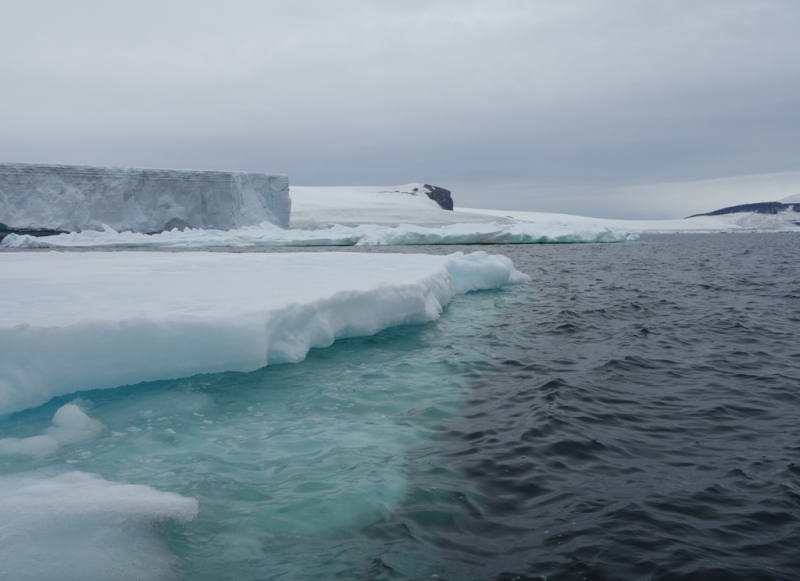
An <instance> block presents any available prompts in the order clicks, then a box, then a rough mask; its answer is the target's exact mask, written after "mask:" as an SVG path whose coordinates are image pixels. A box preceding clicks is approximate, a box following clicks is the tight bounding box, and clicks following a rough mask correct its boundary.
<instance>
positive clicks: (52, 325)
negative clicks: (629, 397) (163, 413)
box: [0, 252, 529, 454]
mask: <svg viewBox="0 0 800 581" xmlns="http://www.w3.org/2000/svg"><path fill="white" fill-rule="evenodd" d="M526 280H529V279H528V277H527V276H526V275H524V274H522V273H520V272H518V271H517V270H516V269H515V268H514V266H513V264H512V263H511V261H510V260H509V259H507V258H505V257H503V256H491V255H488V254H486V253H484V252H476V253H472V254H468V255H464V254H461V253H456V254H452V255H449V256H431V255H421V254H420V255H415V254H380V255H378V254H364V253H292V254H230V253H151V252H112V253H106V252H103V253H59V252H48V253H3V254H0V288H2V289H3V300H2V301H0V414H6V413H10V412H14V411H18V410H22V409H25V408H28V407H31V406H37V405H40V404H42V403H45V402H47V401H48V400H49V399H50V398H52V397H53V396H57V395H64V394H68V393H73V392H76V391H80V390H89V389H97V388H109V387H116V386H121V385H126V384H136V383H139V382H143V381H151V380H157V379H173V378H179V377H188V376H191V375H195V374H198V373H214V372H221V371H252V370H255V369H259V368H261V367H263V366H265V365H267V364H271V363H281V362H293V361H299V360H301V359H303V358H304V357H305V356H306V353H307V352H308V350H309V349H311V348H313V347H325V346H328V345H330V344H331V343H332V342H333V341H334V340H335V339H338V338H341V337H353V336H362V335H371V334H374V333H377V332H378V331H381V330H382V329H385V328H387V327H390V326H394V325H401V324H407V323H423V322H426V321H431V320H433V319H436V318H437V317H439V315H440V314H441V312H442V309H443V307H444V306H445V305H446V304H447V303H448V302H449V301H450V299H451V298H452V297H453V296H454V295H455V294H457V293H465V292H469V291H472V290H480V289H488V288H494V287H499V286H502V285H506V284H514V283H519V282H523V281H526ZM58 434H59V433H55V435H54V434H49V436H52V437H53V438H55V440H54V442H52V443H48V445H50V444H52V445H51V446H50V447H53V446H55V445H57V444H58V438H57V437H56V436H58ZM46 435H48V434H46ZM59 437H60V436H59ZM36 443H37V442H23V441H19V442H14V441H5V442H4V447H6V448H10V449H17V448H20V450H22V449H23V448H25V449H27V448H30V447H31V446H32V445H33V444H36ZM39 443H41V442H39ZM26 447H27V448H26ZM34 448H36V447H35V446H34ZM31 449H32V452H31V453H34V454H35V453H38V450H39V448H36V449H33V448H31ZM23 451H24V450H23Z"/></svg>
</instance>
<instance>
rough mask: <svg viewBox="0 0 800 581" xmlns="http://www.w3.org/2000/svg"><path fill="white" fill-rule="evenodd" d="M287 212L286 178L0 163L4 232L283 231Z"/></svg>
mask: <svg viewBox="0 0 800 581" xmlns="http://www.w3.org/2000/svg"><path fill="white" fill-rule="evenodd" d="M290 210H291V201H290V199H289V180H288V178H287V177H286V176H279V175H268V174H260V173H244V172H222V171H188V170H187V171H184V170H162V169H139V168H132V169H123V168H110V167H84V166H68V165H37V164H22V163H3V164H0V226H2V225H4V226H5V227H6V228H7V229H9V230H56V231H67V232H76V231H80V230H102V229H103V228H104V227H110V228H113V229H114V230H116V231H132V232H161V231H164V230H170V229H172V228H186V227H190V228H215V229H220V230H230V229H232V228H240V227H242V226H252V225H256V224H261V223H262V222H268V223H271V224H275V225H277V226H280V227H283V228H288V226H289V213H290Z"/></svg>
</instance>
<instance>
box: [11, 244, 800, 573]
mask: <svg viewBox="0 0 800 581" xmlns="http://www.w3.org/2000/svg"><path fill="white" fill-rule="evenodd" d="M798 248H800V235H798V234H714V235H689V234H683V235H660V236H645V237H643V238H642V239H641V240H639V241H637V242H632V243H624V244H610V245H538V246H536V245H534V246H528V245H526V246H491V247H485V248H484V249H486V250H487V251H489V252H492V253H500V254H505V255H506V256H508V257H509V258H511V259H512V260H513V261H514V264H515V265H516V267H517V268H518V269H519V270H521V271H523V272H525V273H527V274H529V275H531V276H532V277H533V281H532V282H531V283H529V284H528V285H524V286H518V287H510V288H505V289H501V290H496V291H487V292H479V293H471V294H469V295H465V296H459V297H456V298H455V299H454V300H453V302H452V303H451V304H450V306H449V307H448V308H447V310H446V311H445V313H444V315H443V316H442V318H441V319H440V320H438V321H436V322H433V323H429V324H426V325H420V326H410V327H402V328H395V329H389V330H387V331H385V332H382V333H380V334H378V335H376V336H373V337H366V338H357V339H349V340H345V341H340V342H337V343H336V344H334V345H333V346H332V347H329V348H327V349H321V350H314V351H312V352H311V353H310V354H309V357H308V358H307V359H306V360H305V361H303V362H301V363H298V364H288V365H276V366H271V367H267V368H264V369H262V370H259V371H256V372H253V373H223V374H216V375H204V376H196V377H192V378H187V379H183V380H176V381H164V382H153V383H149V384H144V385H138V386H129V387H122V388H119V389H114V390H100V391H91V392H82V393H79V394H74V395H71V396H67V397H62V398H58V399H56V400H53V401H51V402H49V403H48V404H46V405H44V406H41V407H39V408H36V409H30V410H26V411H24V412H20V413H17V414H14V415H11V416H9V417H6V418H3V419H1V420H0V438H10V437H15V438H23V437H28V436H32V435H37V434H42V433H43V432H44V431H45V430H46V429H47V427H48V426H49V425H50V422H51V419H52V418H53V415H54V413H55V412H56V410H58V409H59V408H60V407H61V406H63V405H64V404H67V403H70V402H73V401H77V403H78V404H79V405H80V406H81V408H82V409H83V410H84V411H85V412H86V413H87V414H88V415H89V416H90V417H92V418H94V419H96V420H99V421H100V422H102V423H103V424H104V426H105V428H104V430H103V431H102V433H100V434H99V435H97V436H95V437H93V438H91V439H89V440H87V441H83V442H78V443H74V444H66V445H63V446H61V447H60V448H58V449H57V450H56V451H55V452H53V453H51V454H49V455H44V456H40V457H28V456H14V455H5V456H0V476H9V475H14V474H21V473H24V474H28V473H31V472H36V473H44V474H57V473H60V472H64V471H67V470H80V471H83V472H88V473H94V474H98V475H100V476H102V477H103V478H105V479H107V480H110V481H118V482H126V483H131V484H144V485H147V486H150V487H152V488H155V489H157V490H162V491H169V492H176V493H179V494H181V495H184V496H189V497H194V498H196V499H197V500H198V503H199V513H198V515H197V517H196V518H195V519H194V520H193V521H191V522H189V523H186V524H175V523H171V524H163V525H160V526H159V527H158V528H157V530H156V535H157V537H158V539H159V541H160V542H162V543H163V544H164V545H165V546H166V547H167V548H168V550H169V552H171V553H172V554H174V555H175V556H177V561H176V563H177V568H175V567H172V568H170V569H168V571H167V573H164V574H163V575H162V576H166V577H167V578H181V577H182V578H184V579H187V580H206V579H208V580H211V579H215V580H217V579H219V580H223V579H236V580H254V581H255V580H267V579H275V580H279V579H280V580H295V579H297V580H300V579H312V578H313V579H353V580H371V579H386V580H389V579H440V580H445V579H446V580H452V581H456V580H468V579H474V580H514V579H520V580H526V579H547V580H561V579H564V580H572V579H575V580H584V579H585V580H611V579H664V580H671V579H698V580H699V579H742V580H744V579H753V580H755V579H762V580H769V579H786V580H789V579H797V578H798V577H800V276H799V275H800V270H798V267H797V256H798ZM474 249H475V247H467V248H464V249H463V250H474ZM306 250H307V249H306ZM455 250H461V248H453V247H447V248H442V247H424V248H403V249H375V248H372V249H353V251H369V252H385V251H402V252H420V251H424V252H436V253H447V252H453V251H455ZM2 542H3V541H2V539H0V546H1V545H2ZM31 542H35V539H31ZM131 550H133V549H131ZM9 578H10V577H9Z"/></svg>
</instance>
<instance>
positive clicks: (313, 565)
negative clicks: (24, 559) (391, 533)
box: [0, 289, 515, 579]
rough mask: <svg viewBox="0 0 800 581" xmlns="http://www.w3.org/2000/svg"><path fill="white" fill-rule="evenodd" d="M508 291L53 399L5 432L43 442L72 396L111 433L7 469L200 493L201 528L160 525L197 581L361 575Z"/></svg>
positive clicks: (458, 403)
mask: <svg viewBox="0 0 800 581" xmlns="http://www.w3.org/2000/svg"><path fill="white" fill-rule="evenodd" d="M514 293H515V291H514V290H513V289H507V290H498V291H488V292H481V293H472V294H469V295H466V296H459V297H456V298H455V299H454V301H453V302H452V303H451V305H450V307H448V309H447V310H446V312H445V314H444V316H443V317H442V318H441V319H440V320H438V321H436V322H433V323H430V324H427V325H421V326H409V327H403V328H394V329H389V330H387V331H385V332H383V333H380V334H378V335H376V336H373V337H366V338H356V339H349V340H344V341H340V342H337V343H336V344H335V345H333V346H332V347H330V348H327V349H322V350H313V351H312V352H311V353H310V354H309V356H308V358H307V359H306V360H305V361H303V362H301V363H299V364H287V365H275V366H270V367H266V368H264V369H262V370H259V371H257V372H253V373H223V374H216V375H203V376H196V377H192V378H189V379H184V380H177V381H162V382H153V383H148V384H140V385H136V386H128V387H122V388H118V389H111V390H96V391H90V392H82V393H78V394H74V395H71V396H66V397H62V398H57V399H55V400H53V401H51V402H49V403H48V404H47V405H44V406H41V407H39V408H36V409H31V410H27V411H24V412H21V413H18V414H14V415H12V416H10V417H8V418H6V419H5V420H3V421H2V423H0V434H2V436H3V437H16V438H24V437H29V436H32V435H37V434H41V433H42V432H43V431H44V430H45V429H46V428H47V426H48V425H49V423H50V421H51V418H52V417H53V414H54V413H55V411H56V410H57V409H58V408H59V407H60V406H62V405H64V404H65V403H68V402H71V401H77V402H78V403H79V405H80V406H81V407H82V408H83V409H84V410H85V411H86V412H87V413H88V415H90V416H91V417H93V418H95V419H98V420H100V421H101V422H103V424H105V426H106V429H105V431H104V432H103V433H102V435H101V436H100V437H97V438H95V439H92V440H91V441H89V442H85V443H80V444H74V445H70V446H65V447H62V448H61V449H59V450H58V451H57V452H56V453H55V454H53V455H52V456H48V457H45V458H41V459H33V458H26V457H18V456H5V457H3V456H0V472H2V474H5V475H8V474H13V473H18V472H27V471H32V470H35V471H41V472H45V473H47V474H56V473H59V472H63V471H67V470H79V471H83V472H89V473H94V474H99V475H101V476H102V477H103V478H105V479H107V480H110V481H118V482H126V483H134V484H145V485H148V486H151V487H153V488H155V489H157V490H162V491H172V492H177V493H179V494H181V495H184V496H191V497H194V498H196V499H197V500H198V501H199V513H198V516H197V518H196V519H195V520H194V521H192V522H190V523H189V524H186V525H175V524H172V525H165V526H163V527H162V531H161V534H162V535H163V536H164V537H165V538H166V539H167V540H168V543H169V546H170V548H171V550H172V551H173V552H174V553H175V554H177V555H178V556H179V557H180V558H181V559H182V561H183V569H184V573H185V577H186V578H187V579H278V578H280V579H308V578H310V576H312V575H314V576H322V577H327V578H331V577H333V576H342V575H344V577H346V578H359V577H360V576H362V575H364V574H367V572H368V571H370V570H371V569H372V567H373V566H374V560H375V557H376V555H377V554H380V553H381V552H382V550H381V549H380V548H378V547H377V546H376V547H374V548H373V549H372V550H370V549H369V548H368V545H369V544H370V543H376V542H377V544H378V545H380V541H376V540H375V539H373V538H371V536H370V535H369V534H365V532H364V530H365V527H367V526H369V525H371V524H374V523H376V522H380V521H382V520H386V519H388V518H389V517H390V515H391V513H392V511H393V510H394V509H395V508H396V507H397V506H398V505H399V504H401V503H403V502H404V501H406V500H407V496H408V494H409V482H410V480H411V479H414V480H418V479H420V478H424V476H425V475H426V474H437V473H440V472H441V471H442V470H446V469H445V468H443V467H441V466H438V465H436V463H435V462H433V461H431V460H430V459H429V458H428V456H430V455H431V454H432V451H433V450H435V445H434V443H435V441H436V439H437V434H439V433H441V432H443V431H446V430H447V426H448V424H449V423H450V422H451V421H452V420H453V419H454V418H456V417H457V416H458V414H459V409H460V408H461V407H462V406H463V405H464V402H465V398H466V397H467V395H468V389H469V377H470V376H471V375H472V374H473V373H474V371H475V370H474V366H475V365H476V362H478V361H480V360H481V359H483V356H482V355H481V351H482V350H484V349H490V346H488V345H485V344H482V343H480V342H479V341H475V340H474V338H475V337H478V336H480V335H481V334H482V333H483V332H484V331H485V329H486V327H487V326H490V325H491V322H492V320H494V319H495V318H496V316H497V314H498V312H500V311H502V310H503V308H510V307H509V306H508V305H509V304H513V302H514V296H515V294H514ZM470 336H472V337H473V340H468V339H467V338H468V337H470ZM431 488H432V489H433V488H435V487H431ZM431 493H432V494H434V493H435V490H432V491H431Z"/></svg>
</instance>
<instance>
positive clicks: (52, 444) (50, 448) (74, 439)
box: [0, 403, 105, 458]
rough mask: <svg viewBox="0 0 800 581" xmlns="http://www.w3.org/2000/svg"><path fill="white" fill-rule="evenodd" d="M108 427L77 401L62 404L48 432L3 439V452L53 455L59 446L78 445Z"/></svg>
mask: <svg viewBox="0 0 800 581" xmlns="http://www.w3.org/2000/svg"><path fill="white" fill-rule="evenodd" d="M104 429H105V426H104V425H103V422H101V421H99V420H95V419H93V418H90V417H89V416H88V415H86V413H85V412H84V411H83V410H82V409H81V408H80V407H78V406H77V405H76V404H74V403H68V404H66V405H63V406H61V407H60V408H59V409H58V411H57V412H56V413H55V415H54V416H53V423H52V425H51V426H50V427H48V428H47V429H46V430H45V431H44V434H42V435H40V436H31V437H30V438H3V439H2V440H0V455H6V456H9V455H23V456H33V457H35V458H41V457H43V456H49V455H50V454H53V453H54V452H55V451H56V450H58V448H59V447H61V446H65V445H69V444H77V443H79V442H85V441H87V440H91V439H92V438H94V437H95V436H98V435H99V434H100V433H101V432H102V431H103V430H104Z"/></svg>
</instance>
